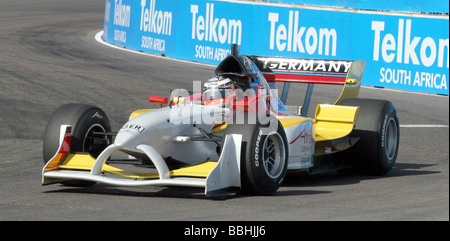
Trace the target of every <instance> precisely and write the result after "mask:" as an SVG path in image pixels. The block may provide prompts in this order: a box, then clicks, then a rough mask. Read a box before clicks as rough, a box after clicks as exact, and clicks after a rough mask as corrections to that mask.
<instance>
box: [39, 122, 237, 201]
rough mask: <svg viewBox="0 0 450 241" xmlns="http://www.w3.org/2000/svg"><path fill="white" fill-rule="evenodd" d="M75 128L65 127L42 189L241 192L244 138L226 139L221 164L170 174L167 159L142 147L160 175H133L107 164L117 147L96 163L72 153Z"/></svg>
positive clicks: (88, 157)
mask: <svg viewBox="0 0 450 241" xmlns="http://www.w3.org/2000/svg"><path fill="white" fill-rule="evenodd" d="M71 132H72V127H71V126H69V125H62V126H61V131H60V133H61V134H60V145H59V148H58V151H57V153H56V154H55V156H54V157H53V158H52V159H51V160H50V161H49V162H47V164H46V165H45V166H44V168H43V169H42V185H48V184H53V183H60V182H64V181H67V180H81V181H91V182H98V183H105V184H109V185H113V186H127V187H136V186H188V187H203V188H205V195H207V196H212V195H220V194H223V193H226V192H227V191H228V189H230V188H240V187H241V180H240V155H241V142H242V136H241V135H236V134H233V135H227V136H226V137H225V141H224V144H223V149H222V154H221V155H220V157H219V160H218V161H217V162H216V161H206V162H203V163H200V164H197V165H193V166H189V167H185V168H179V169H175V170H169V168H168V166H167V164H166V163H165V161H164V159H163V158H162V157H161V155H159V153H158V152H157V151H156V150H155V149H154V148H153V147H151V146H149V145H145V144H141V145H138V146H136V150H138V151H140V152H142V153H144V154H146V155H147V156H148V157H149V158H150V160H151V161H152V162H153V164H154V166H155V167H156V170H157V173H139V172H131V171H127V170H124V169H121V168H118V167H114V166H111V165H109V164H108V163H107V160H108V159H109V158H110V157H111V155H112V153H113V152H114V151H116V150H119V149H121V147H120V146H118V145H116V144H111V145H110V146H108V147H107V148H106V149H105V150H104V151H103V152H102V153H101V154H100V155H99V156H98V157H97V158H96V159H95V158H94V157H92V156H91V155H90V154H88V153H71V152H70V140H71Z"/></svg>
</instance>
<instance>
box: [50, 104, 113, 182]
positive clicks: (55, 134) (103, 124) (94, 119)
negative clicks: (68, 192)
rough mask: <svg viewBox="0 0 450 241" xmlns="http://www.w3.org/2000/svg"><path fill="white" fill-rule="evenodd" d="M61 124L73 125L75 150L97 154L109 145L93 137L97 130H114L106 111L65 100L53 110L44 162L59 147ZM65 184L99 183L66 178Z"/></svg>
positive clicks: (72, 143) (73, 147)
mask: <svg viewBox="0 0 450 241" xmlns="http://www.w3.org/2000/svg"><path fill="white" fill-rule="evenodd" d="M61 125H71V126H72V136H71V142H70V151H71V152H84V153H89V154H90V155H92V156H93V157H97V156H98V155H100V153H101V152H102V151H103V150H104V149H105V148H106V147H107V146H108V145H107V144H100V145H99V144H95V143H93V141H92V133H93V132H110V131H111V125H110V122H109V119H108V117H107V116H106V114H105V112H103V110H101V109H100V108H98V107H95V106H92V105H85V104H74V103H71V104H65V105H62V106H61V107H59V108H58V109H57V110H56V111H55V112H53V115H52V117H51V118H50V121H49V122H48V124H47V127H46V129H45V134H44V143H43V158H44V163H47V162H48V161H50V159H51V158H52V157H53V156H54V155H55V153H56V152H57V151H58V148H59V136H60V127H61ZM63 184H64V185H67V186H78V187H80V186H81V187H86V186H91V185H93V184H95V182H89V181H75V180H71V181H65V182H63Z"/></svg>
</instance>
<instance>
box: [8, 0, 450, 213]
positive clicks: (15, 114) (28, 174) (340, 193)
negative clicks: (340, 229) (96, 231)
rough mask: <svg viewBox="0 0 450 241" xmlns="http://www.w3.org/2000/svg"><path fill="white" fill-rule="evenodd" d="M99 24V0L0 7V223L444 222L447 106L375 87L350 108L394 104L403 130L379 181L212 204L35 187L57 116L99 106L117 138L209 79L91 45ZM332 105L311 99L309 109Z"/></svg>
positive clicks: (45, 0) (182, 194) (186, 191)
mask: <svg viewBox="0 0 450 241" xmlns="http://www.w3.org/2000/svg"><path fill="white" fill-rule="evenodd" d="M103 16H104V1H103V0H95V1H94V0H77V1H72V0H71V1H69V0H41V1H32V0H1V1H0V86H1V89H0V183H1V185H0V220H447V221H448V220H449V128H448V125H449V99H448V96H438V95H426V94H425V95H424V94H416V93H410V92H397V91H391V90H386V89H377V88H362V89H361V92H360V97H364V98H376V99H387V100H390V101H392V102H393V103H394V104H395V106H396V107H397V109H398V112H399V117H400V122H401V124H402V127H401V128H400V131H401V144H400V150H399V155H398V159H397V164H396V165H395V167H394V168H393V170H392V171H391V172H390V173H389V174H388V175H386V176H383V177H373V176H360V175H343V174H336V173H329V174H323V175H319V176H304V175H299V174H294V175H289V176H288V178H287V179H286V181H285V183H284V185H283V186H282V187H281V188H280V189H279V191H278V192H276V193H275V194H274V195H272V196H245V195H240V194H238V195H229V196H224V197H221V198H205V197H204V196H203V194H202V192H203V190H202V189H197V188H177V187H150V188H121V187H112V186H107V185H102V184H97V185H94V186H92V187H89V188H71V187H65V186H61V185H50V186H41V183H40V182H41V168H42V167H43V161H42V139H43V134H44V130H45V126H46V123H47V121H48V120H49V118H50V116H51V114H52V112H53V111H54V110H55V109H56V108H57V107H59V106H60V105H62V104H65V103H72V102H80V103H87V104H94V105H97V106H99V107H100V108H102V109H103V110H104V111H105V112H106V113H107V114H108V116H109V118H110V120H111V122H112V126H113V129H114V130H117V129H118V128H120V126H121V125H122V124H123V123H124V122H126V120H127V119H128V116H129V114H130V112H131V111H132V110H135V109H140V108H150V107H155V106H152V105H151V104H150V103H148V101H147V99H148V96H149V95H167V94H169V92H170V90H171V89H174V88H178V87H181V88H185V89H190V88H191V86H192V80H206V79H207V78H208V77H211V76H212V75H213V72H214V68H213V67H208V66H202V65H196V64H190V63H182V62H178V61H173V60H170V59H168V58H157V57H152V56H147V55H139V54H135V53H129V52H125V51H120V50H118V49H114V48H111V47H108V46H105V45H103V44H100V43H99V42H97V41H96V40H95V39H94V36H95V35H96V34H97V33H98V32H99V31H101V30H102V28H103ZM365 78H367V76H366V77H365ZM294 90H295V91H297V92H295V91H291V93H290V98H291V99H295V98H297V99H300V98H301V96H302V94H303V92H302V91H303V89H300V88H297V89H295V88H294ZM337 95H338V92H337V93H336V91H335V90H334V89H333V88H331V89H320V88H317V89H316V94H315V98H316V99H315V100H314V101H316V100H317V99H319V100H323V102H331V101H333V100H332V99H333V98H331V97H330V96H337ZM313 105H314V103H313ZM312 109H314V108H313V107H312ZM312 111H313V110H312ZM312 111H311V110H310V112H309V113H313V112H312ZM419 124H428V125H439V126H432V127H418V126H414V125H419ZM409 125H413V126H409Z"/></svg>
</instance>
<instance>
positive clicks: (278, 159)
mask: <svg viewBox="0 0 450 241" xmlns="http://www.w3.org/2000/svg"><path fill="white" fill-rule="evenodd" d="M285 160H286V151H285V146H284V141H283V138H281V136H280V134H278V133H273V134H269V135H268V136H267V138H266V139H265V140H264V145H263V153H262V161H263V166H264V170H265V172H266V174H267V175H268V176H269V177H270V178H273V179H275V178H278V177H279V176H280V175H281V174H282V173H283V170H284V165H285Z"/></svg>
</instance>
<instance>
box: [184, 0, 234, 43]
mask: <svg viewBox="0 0 450 241" xmlns="http://www.w3.org/2000/svg"><path fill="white" fill-rule="evenodd" d="M191 13H192V39H198V40H200V41H210V42H216V43H218V42H220V43H221V44H224V43H226V42H227V43H229V44H232V43H236V44H238V45H240V44H241V39H242V22H241V20H236V19H225V18H221V19H219V18H215V17H214V13H215V12H214V4H213V3H206V15H201V14H200V13H199V8H198V5H191Z"/></svg>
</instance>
